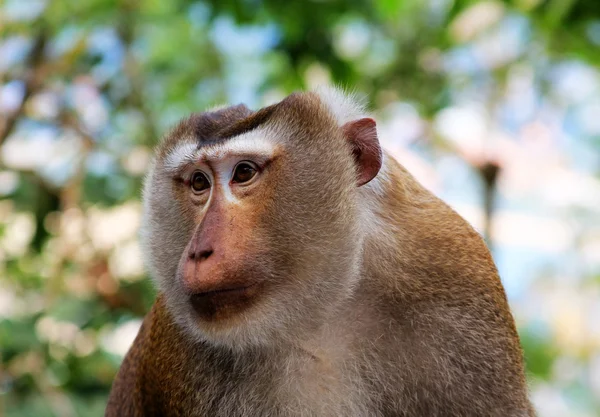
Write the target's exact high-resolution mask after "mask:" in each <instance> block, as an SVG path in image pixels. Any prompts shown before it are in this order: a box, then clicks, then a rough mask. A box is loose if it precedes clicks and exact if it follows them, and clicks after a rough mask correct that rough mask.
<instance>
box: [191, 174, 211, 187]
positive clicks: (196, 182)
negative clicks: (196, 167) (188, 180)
mask: <svg viewBox="0 0 600 417" xmlns="http://www.w3.org/2000/svg"><path fill="white" fill-rule="evenodd" d="M209 186H210V183H209V182H208V178H206V175H204V174H203V173H201V172H196V173H194V175H193V176H192V189H193V190H194V191H203V190H206V189H207V188H208V187H209Z"/></svg>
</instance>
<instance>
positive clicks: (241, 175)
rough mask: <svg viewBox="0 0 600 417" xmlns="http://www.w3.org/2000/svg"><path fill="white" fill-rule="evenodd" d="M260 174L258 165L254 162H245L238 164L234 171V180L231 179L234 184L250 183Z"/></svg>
mask: <svg viewBox="0 0 600 417" xmlns="http://www.w3.org/2000/svg"><path fill="white" fill-rule="evenodd" d="M257 172H258V170H257V168H256V165H254V164H253V163H252V162H248V161H243V162H240V163H239V164H237V165H236V166H235V168H234V170H233V178H232V179H231V181H232V182H234V183H238V184H240V183H244V182H248V181H250V180H251V179H252V178H254V176H255V175H256V173H257Z"/></svg>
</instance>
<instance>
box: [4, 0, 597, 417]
mask: <svg viewBox="0 0 600 417" xmlns="http://www.w3.org/2000/svg"><path fill="white" fill-rule="evenodd" d="M38 3H39V2H38ZM432 3H434V2H433V1H432ZM439 3H440V4H441V3H444V4H446V3H448V2H444V1H439ZM15 4H16V3H15ZM36 4H37V3H36ZM268 30H271V29H268ZM267 32H268V31H267ZM525 32H526V24H525V23H524V22H523V19H520V18H519V17H517V16H513V15H511V14H509V13H508V12H507V10H506V9H505V7H504V6H503V5H502V3H500V2H496V1H482V2H478V3H476V4H475V5H474V6H472V7H471V8H469V9H467V10H466V11H465V12H463V13H462V14H461V15H459V16H458V17H457V18H455V19H454V21H453V24H452V26H451V27H450V30H449V33H450V35H451V36H452V37H453V38H454V39H455V40H457V41H459V42H461V43H460V46H457V47H456V48H453V49H450V50H448V51H440V50H436V49H433V48H432V49H430V50H429V51H427V53H425V54H423V56H419V57H415V59H417V60H418V61H419V63H420V65H421V67H422V70H423V71H431V72H439V73H440V74H443V75H444V76H445V77H448V79H449V80H450V85H451V94H450V100H449V104H448V105H447V106H446V107H444V108H442V109H441V110H439V111H438V112H437V113H436V114H435V115H432V116H427V117H426V116H424V115H423V114H422V113H421V111H420V106H419V103H412V102H410V101H408V100H407V99H406V98H405V97H403V95H402V92H401V91H395V90H385V91H381V92H380V93H379V94H378V95H377V96H375V97H371V99H372V102H373V103H374V107H375V108H374V109H373V113H374V114H375V117H376V119H377V122H378V132H379V136H380V140H381V142H382V144H383V146H384V147H385V148H386V149H387V150H388V151H389V152H390V153H391V154H392V155H393V156H394V157H395V158H397V159H398V160H399V161H400V162H401V163H402V164H403V165H404V166H405V167H406V168H407V169H408V170H409V171H410V172H412V173H413V175H414V176H415V177H416V178H417V179H418V180H419V181H420V182H421V183H422V184H424V185H425V186H426V187H427V188H428V189H430V190H431V191H432V192H434V193H435V194H436V195H438V196H439V197H441V198H442V199H443V200H444V201H446V202H447V203H448V204H449V205H450V206H452V207H453V208H454V209H455V210H456V211H457V212H458V213H460V214H461V215H462V216H463V217H465V218H466V219H467V220H468V221H469V222H470V223H471V224H472V225H473V226H474V227H475V228H476V229H477V230H479V231H481V232H483V230H484V226H485V220H486V219H485V213H484V209H483V182H482V180H481V178H480V177H479V174H478V172H477V167H479V166H481V165H482V164H485V163H488V162H492V163H494V164H497V165H498V166H499V167H500V174H499V177H498V182H497V189H496V199H495V209H494V211H493V217H492V218H491V219H490V222H491V227H490V230H491V235H490V242H491V244H492V248H493V254H494V257H495V260H496V262H497V264H498V268H499V271H500V275H501V277H502V280H503V283H504V285H505V287H506V289H507V293H508V297H509V301H510V303H511V306H512V309H513V312H514V316H515V319H516V321H517V323H518V326H519V327H520V329H526V330H527V331H528V332H531V333H532V334H535V335H539V337H540V338H541V339H543V340H545V341H547V342H548V343H550V344H551V345H552V346H555V347H556V348H557V349H558V351H557V352H554V353H553V354H554V355H555V356H556V358H555V360H554V362H553V365H552V369H551V371H550V377H549V379H548V380H547V381H539V380H536V379H534V378H532V379H531V380H530V385H531V393H532V399H533V401H534V403H535V406H536V408H537V409H538V412H539V415H540V417H555V416H556V417H559V416H561V417H562V416H570V417H592V416H593V415H594V414H593V411H590V410H587V409H584V408H580V407H577V406H576V405H577V404H576V402H577V401H576V399H574V398H576V395H572V389H571V388H570V387H573V386H574V387H580V386H586V387H589V389H590V390H591V391H592V392H593V394H594V395H595V396H597V397H599V398H600V285H598V283H597V282H596V283H594V282H593V280H592V277H594V276H596V277H597V276H600V179H599V178H600V177H599V171H598V170H599V167H600V152H599V150H598V141H597V137H598V136H599V135H600V72H599V70H598V69H597V68H593V67H591V66H589V65H586V64H584V63H582V62H579V61H560V62H551V61H550V59H549V57H547V56H544V55H543V52H540V51H539V50H536V53H535V54H530V53H529V49H530V47H531V44H529V43H527V42H529V41H528V40H527V39H526V36H524V33H525ZM247 35H248V34H247V33H240V32H239V31H237V30H236V29H235V28H234V27H232V26H231V25H230V24H228V23H227V21H220V23H219V25H217V27H216V29H215V36H216V37H218V38H219V39H220V42H219V43H220V45H221V47H222V48H224V49H226V50H225V51H224V54H225V55H226V56H227V59H228V60H229V61H230V63H231V65H230V68H231V70H230V71H231V72H232V73H231V74H229V73H228V74H226V75H227V79H228V83H229V84H230V87H232V88H231V89H230V91H231V93H230V97H229V98H230V101H231V103H237V102H239V101H250V103H249V104H253V103H261V104H266V103H272V102H274V101H277V100H279V99H281V98H282V97H284V96H285V95H286V93H287V92H285V91H282V90H279V89H275V88H273V89H270V90H266V91H265V92H264V94H263V95H262V96H257V94H256V91H257V90H258V86H260V84H261V82H262V81H264V77H265V76H264V74H263V73H264V72H266V70H265V68H263V67H262V66H261V65H262V64H260V56H259V55H260V53H261V51H264V50H265V49H266V46H265V45H266V41H265V40H264V38H265V37H267V38H268V36H267V35H268V33H267V35H265V34H262V35H261V34H260V33H258V34H257V33H253V34H252V36H247ZM334 38H335V42H334V45H335V47H336V52H337V53H338V54H339V56H341V57H343V58H345V59H348V60H357V61H360V62H361V70H362V71H363V72H364V74H366V75H368V74H372V73H376V72H377V71H378V69H380V68H383V67H385V66H386V65H389V63H390V62H391V57H392V54H393V53H394V52H393V51H390V50H389V44H388V43H386V39H384V37H383V35H382V34H381V33H379V32H377V31H376V30H374V29H373V28H371V27H370V26H368V25H366V24H365V23H364V22H362V21H360V20H354V21H353V20H350V21H348V23H347V24H346V25H342V26H340V27H337V28H335V30H334ZM99 39H100V37H99ZM240 39H245V40H244V42H245V43H244V47H245V49H247V50H249V51H251V52H252V54H256V55H257V56H258V57H251V58H249V57H248V56H247V54H244V53H240V51H238V49H236V48H239V45H238V43H237V41H240ZM19 42H20V41H19V39H14V40H13V41H12V43H10V44H5V45H4V48H5V49H4V50H3V51H0V57H1V56H10V53H9V52H10V51H12V50H18V49H19ZM98 42H100V41H98ZM249 44H252V45H250V46H248V45H249ZM248 48H249V49H248ZM248 59H252V63H253V65H255V66H256V68H254V70H255V71H254V70H253V71H250V72H252V73H253V74H254V76H253V77H249V78H248V77H246V78H245V77H244V75H245V74H247V73H248V71H247V70H246V69H245V68H246V67H245V65H246V64H247V62H246V61H247V60H248ZM242 63H243V64H244V65H242ZM236 64H239V65H236ZM0 65H2V60H1V59H0ZM501 66H508V68H507V75H506V82H505V83H504V84H502V83H493V82H492V81H490V72H491V71H494V69H496V68H498V67H501ZM241 68H243V69H244V70H243V71H242V70H240V69H241ZM542 72H543V76H542V75H541V73H542ZM547 74H549V75H547ZM304 79H305V83H306V85H307V86H309V87H313V86H317V85H320V84H323V83H329V82H330V81H331V76H330V74H329V72H328V70H327V68H325V67H323V66H322V65H320V64H318V63H312V64H310V65H308V66H307V67H306V71H305V74H304ZM465 80H466V82H465ZM482 80H483V81H482ZM234 87H235V88H234ZM22 90H23V89H22V86H21V85H19V83H18V82H11V83H6V84H4V85H0V112H9V111H11V109H14V108H16V107H17V106H18V105H19V104H20V101H21V100H22V95H23V91H22ZM69 97H70V100H71V101H72V103H71V105H72V107H73V108H74V109H76V111H77V112H78V116H79V117H80V118H81V120H82V121H83V124H84V128H85V130H86V132H95V131H99V130H101V129H102V128H103V127H104V126H105V125H106V124H107V123H108V122H109V120H110V114H109V113H110V111H109V109H108V106H107V104H106V103H105V102H104V100H103V98H102V95H101V93H100V92H99V90H98V87H97V86H96V84H95V83H94V81H93V80H92V79H91V78H89V77H87V78H86V77H81V78H80V79H77V80H76V81H75V82H74V83H73V84H72V85H71V87H70V91H69ZM57 100H59V98H58V95H57V93H56V92H53V91H44V92H42V93H40V94H38V95H37V96H35V97H33V99H32V100H31V109H29V111H31V112H35V113H36V114H37V115H38V116H39V117H40V118H42V119H43V118H52V117H54V116H55V114H54V113H53V111H54V109H55V108H56V102H57ZM255 107H256V106H255ZM124 119H125V118H124ZM131 119H132V120H133V121H122V120H119V123H122V124H123V126H122V131H119V134H121V136H120V137H119V140H122V139H123V136H126V133H127V132H128V130H133V129H135V125H136V121H135V117H132V118H131ZM123 132H124V133H123ZM84 133H85V132H81V131H77V130H73V129H66V130H63V131H58V130H55V129H50V128H39V127H37V126H31V127H30V126H24V127H23V128H22V129H19V130H17V131H16V132H15V133H14V134H13V135H12V136H11V137H10V138H9V139H8V140H7V141H6V143H5V144H4V145H3V146H2V147H1V148H0V162H1V166H2V167H3V168H2V171H0V197H2V196H5V195H8V194H10V193H12V192H13V191H14V190H15V189H16V188H17V187H18V185H19V177H18V175H17V174H16V172H17V171H23V172H35V173H37V174H39V176H40V177H42V178H44V179H45V181H47V182H48V185H49V186H53V187H61V186H64V185H65V184H69V181H71V179H72V178H73V176H74V175H76V174H77V167H78V166H82V164H83V166H84V167H85V169H86V170H87V171H88V172H92V173H95V174H98V175H101V174H106V173H107V172H111V170H112V169H113V168H114V166H115V165H119V166H122V167H123V169H124V172H125V173H126V174H128V175H131V176H140V175H143V173H144V172H145V171H146V169H147V167H148V164H149V163H150V155H151V150H150V149H148V148H147V147H144V146H142V145H133V144H132V145H131V146H130V147H123V145H121V144H120V143H117V142H118V141H117V140H115V141H114V142H115V143H117V144H115V143H109V144H108V145H106V146H103V147H102V148H101V149H99V150H94V151H92V152H89V150H86V149H84V147H83V146H82V140H81V139H82V138H81V136H82V134H84ZM590 137H596V142H595V145H594V144H593V141H592V140H589V138H590ZM586 138H587V139H586ZM83 142H84V141H83ZM123 142H125V141H123ZM110 186H114V187H117V186H118V184H116V185H114V184H113V185H111V184H109V185H107V187H110ZM140 213H141V206H140V203H139V202H138V201H127V202H123V203H122V204H118V205H115V206H114V207H111V208H105V207H101V206H99V205H95V204H91V205H87V206H83V207H72V208H69V209H67V210H65V211H64V212H61V213H54V214H55V215H53V216H49V219H48V220H47V224H46V225H45V227H46V228H47V229H48V230H49V231H50V232H51V235H52V237H51V239H50V241H49V242H48V243H47V246H46V247H45V251H44V262H43V264H41V265H39V270H40V274H41V276H42V277H43V279H47V280H49V281H51V280H52V279H54V278H53V277H55V276H57V275H58V274H60V273H61V272H62V271H61V264H60V263H61V262H64V261H72V262H73V263H74V264H75V265H85V266H82V267H80V269H75V270H74V271H71V273H69V274H68V275H67V276H66V278H65V280H66V283H65V285H66V286H67V287H68V288H69V290H70V291H71V292H73V293H75V294H77V295H79V296H81V297H86V296H90V294H92V293H94V292H98V293H100V294H103V295H106V296H110V295H112V294H115V293H116V292H117V290H118V288H119V285H120V284H121V283H124V282H132V281H135V280H139V279H142V278H144V266H143V263H142V256H141V251H140V247H139V242H138V236H137V233H138V228H139V225H140ZM0 226H2V227H4V232H3V234H2V235H1V236H0V276H1V275H2V274H6V271H5V270H4V266H3V264H4V263H3V261H4V260H5V259H7V258H18V257H19V256H20V255H22V254H23V253H25V251H26V250H27V248H28V245H29V244H30V242H31V240H32V238H33V236H34V233H35V219H34V216H33V214H32V213H29V212H25V211H19V210H17V209H16V208H15V207H14V205H13V204H12V202H11V201H10V200H1V201H0ZM97 254H101V255H103V256H105V258H106V262H105V263H102V262H98V261H97V260H96V259H95V258H94V257H95V256H97ZM24 267H25V266H24ZM90 275H94V276H97V277H98V279H95V280H91V279H90ZM0 282H1V281H0ZM1 285H2V284H0V319H2V318H3V317H18V316H19V315H21V314H25V313H26V312H31V311H32V310H34V311H43V310H44V305H43V302H44V301H43V300H41V299H32V298H28V297H20V296H18V295H17V294H15V293H14V291H13V290H12V289H11V288H9V287H8V286H5V287H4V288H3V287H2V286H1ZM140 324H141V322H140V320H139V319H132V320H128V321H126V322H124V323H120V324H119V325H115V326H107V327H106V328H104V329H102V331H101V332H100V333H99V334H98V335H94V334H92V333H89V332H86V331H85V330H82V329H80V328H79V327H78V326H77V325H75V324H73V323H69V322H61V321H59V320H56V319H54V318H52V317H48V316H42V317H41V318H40V319H39V320H38V322H37V323H36V332H37V333H38V335H39V336H40V339H42V340H48V341H52V343H53V345H54V346H56V349H54V351H53V352H51V354H54V355H62V354H64V350H63V349H67V348H68V349H74V350H75V351H76V352H77V354H78V355H82V356H85V355H89V354H91V353H92V352H93V351H94V350H95V349H100V348H102V349H104V350H106V351H108V352H111V353H114V354H116V355H123V354H124V353H125V352H126V351H127V349H128V347H129V346H130V344H131V343H132V341H133V338H134V337H135V334H136V333H137V331H138V329H139V326H140ZM61 352H63V353H61ZM33 365H35V364H33ZM33 365H32V366H33Z"/></svg>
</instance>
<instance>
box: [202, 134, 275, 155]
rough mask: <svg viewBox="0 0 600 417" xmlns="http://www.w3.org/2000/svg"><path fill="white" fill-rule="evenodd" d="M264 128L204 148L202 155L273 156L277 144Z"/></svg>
mask: <svg viewBox="0 0 600 417" xmlns="http://www.w3.org/2000/svg"><path fill="white" fill-rule="evenodd" d="M266 136H267V135H266V132H265V131H264V129H255V130H251V131H250V132H247V133H243V134H241V135H239V136H235V137H233V138H231V139H227V140H226V141H225V142H223V143H217V144H215V145H211V146H210V147H206V148H202V149H201V150H200V156H203V157H205V158H206V159H209V160H210V159H221V158H224V157H226V156H228V155H246V154H247V155H260V156H266V157H268V156H271V155H273V153H274V152H275V145H274V144H273V143H272V141H270V140H268V139H267V138H266Z"/></svg>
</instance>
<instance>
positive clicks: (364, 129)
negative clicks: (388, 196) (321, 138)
mask: <svg viewBox="0 0 600 417" xmlns="http://www.w3.org/2000/svg"><path fill="white" fill-rule="evenodd" d="M342 131H343V132H344V136H345V137H346V139H347V140H348V141H349V142H350V145H351V146H352V153H353V154H354V160H355V161H356V166H357V168H358V178H357V180H356V183H357V185H358V186H359V187H360V186H361V185H365V184H366V183H368V182H369V181H371V180H372V179H373V178H375V176H376V175H377V173H378V172H379V169H380V168H381V163H382V160H383V155H382V152H381V147H380V146H379V140H378V139H377V127H376V125H375V120H373V119H371V118H368V117H367V118H364V119H358V120H353V121H351V122H348V123H346V124H345V125H343V126H342Z"/></svg>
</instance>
